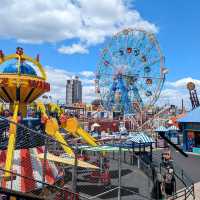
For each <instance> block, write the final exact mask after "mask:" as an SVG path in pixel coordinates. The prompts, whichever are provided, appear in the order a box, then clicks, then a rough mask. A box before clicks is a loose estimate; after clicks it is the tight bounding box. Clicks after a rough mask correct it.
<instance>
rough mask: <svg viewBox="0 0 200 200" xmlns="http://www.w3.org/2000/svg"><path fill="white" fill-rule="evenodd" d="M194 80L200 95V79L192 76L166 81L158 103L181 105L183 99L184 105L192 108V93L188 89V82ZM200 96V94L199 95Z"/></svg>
mask: <svg viewBox="0 0 200 200" xmlns="http://www.w3.org/2000/svg"><path fill="white" fill-rule="evenodd" d="M188 82H194V83H195V85H196V90H197V95H198V96H199V95H200V80H198V79H193V78H191V77H186V78H182V79H179V80H176V81H173V82H169V81H168V82H166V84H165V88H164V89H163V91H162V92H161V95H160V98H159V101H158V103H160V104H165V103H169V104H174V105H177V106H179V107H180V106H181V101H182V99H183V101H184V105H185V107H186V108H187V109H191V102H190V95H189V91H188V89H187V83H188ZM199 98H200V96H199Z"/></svg>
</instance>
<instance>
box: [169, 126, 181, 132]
mask: <svg viewBox="0 0 200 200" xmlns="http://www.w3.org/2000/svg"><path fill="white" fill-rule="evenodd" d="M167 130H168V131H179V128H177V127H176V126H170V127H169V128H168V129H167Z"/></svg>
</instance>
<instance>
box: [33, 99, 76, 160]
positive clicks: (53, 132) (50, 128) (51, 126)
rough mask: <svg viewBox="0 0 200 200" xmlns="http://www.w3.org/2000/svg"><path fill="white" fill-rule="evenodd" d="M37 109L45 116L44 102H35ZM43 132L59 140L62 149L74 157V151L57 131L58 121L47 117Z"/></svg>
mask: <svg viewBox="0 0 200 200" xmlns="http://www.w3.org/2000/svg"><path fill="white" fill-rule="evenodd" d="M37 109H38V110H40V111H41V113H42V114H43V115H45V116H47V114H46V108H45V106H44V104H43V103H42V102H38V103H37ZM45 132H46V133H47V134H48V135H49V136H51V137H53V138H55V139H56V140H57V141H58V142H61V143H62V144H61V146H62V148H63V149H64V151H65V152H66V153H67V154H68V155H70V156H72V157H74V152H73V151H72V149H71V148H70V147H69V146H68V144H67V142H66V141H65V139H64V137H63V136H62V135H61V133H60V132H59V126H58V122H57V120H56V119H55V118H50V119H49V118H48V119H47V122H46V124H45Z"/></svg>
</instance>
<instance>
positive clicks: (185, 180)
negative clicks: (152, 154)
mask: <svg viewBox="0 0 200 200" xmlns="http://www.w3.org/2000/svg"><path fill="white" fill-rule="evenodd" d="M163 170H165V167H163V165H162V164H160V172H161V173H162V171H163ZM173 171H174V176H175V177H176V179H177V180H179V181H180V182H181V183H182V184H183V186H184V187H183V188H182V189H180V190H178V191H176V190H175V192H174V193H173V195H172V196H171V197H170V199H174V200H175V199H180V200H187V199H189V198H191V197H192V198H193V199H195V193H194V183H193V181H192V179H191V178H190V177H189V176H187V174H186V173H185V172H184V170H183V169H181V168H180V167H179V166H178V165H177V164H176V163H175V162H174V161H173Z"/></svg>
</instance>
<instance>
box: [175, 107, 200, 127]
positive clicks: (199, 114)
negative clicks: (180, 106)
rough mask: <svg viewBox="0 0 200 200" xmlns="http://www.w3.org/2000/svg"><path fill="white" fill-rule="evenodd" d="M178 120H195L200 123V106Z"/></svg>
mask: <svg viewBox="0 0 200 200" xmlns="http://www.w3.org/2000/svg"><path fill="white" fill-rule="evenodd" d="M177 121H178V122H195V123H200V107H198V108H196V109H194V110H192V111H190V112H189V113H187V115H186V116H185V117H182V118H180V119H178V120H177Z"/></svg>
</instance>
